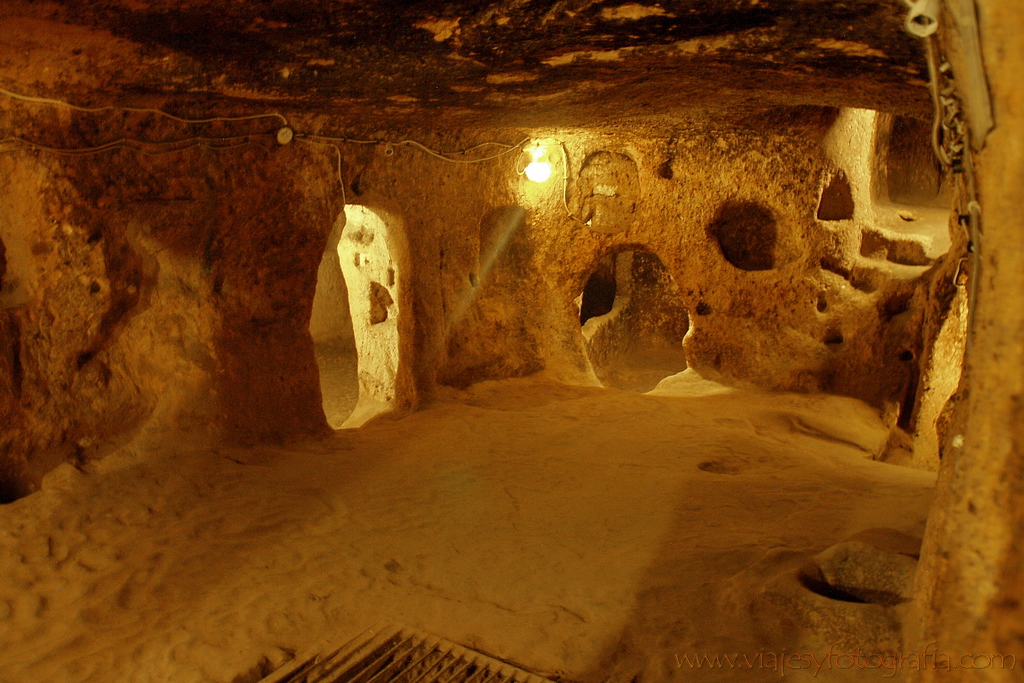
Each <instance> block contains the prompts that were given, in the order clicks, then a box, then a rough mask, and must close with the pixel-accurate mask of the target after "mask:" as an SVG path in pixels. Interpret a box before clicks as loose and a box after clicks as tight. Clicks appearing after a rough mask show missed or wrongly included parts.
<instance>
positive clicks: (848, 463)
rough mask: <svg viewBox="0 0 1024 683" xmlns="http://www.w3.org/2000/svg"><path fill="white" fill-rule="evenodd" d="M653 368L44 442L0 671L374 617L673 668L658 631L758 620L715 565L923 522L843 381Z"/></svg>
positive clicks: (263, 636)
mask: <svg viewBox="0 0 1024 683" xmlns="http://www.w3.org/2000/svg"><path fill="white" fill-rule="evenodd" d="M669 384H671V383H669ZM665 386H666V385H663V387H665ZM716 386H717V385H716ZM676 389H677V390H676V391H674V392H673V389H672V387H671V386H668V388H667V389H664V390H663V389H659V392H658V393H669V394H673V393H674V394H676V395H640V394H633V393H626V392H619V391H615V390H603V389H595V388H583V387H567V386H563V385H558V384H554V383H550V382H546V381H544V380H542V379H526V380H512V381H505V382H494V383H484V384H479V385H476V386H474V387H471V388H470V389H468V390H467V391H463V392H458V391H455V390H448V389H445V390H443V391H442V395H441V396H440V397H439V399H438V400H437V401H436V402H435V403H434V404H432V405H430V406H428V407H427V408H426V409H424V410H422V411H421V412H417V413H415V414H413V415H410V416H408V417H407V418H405V419H403V420H400V421H396V422H378V423H375V424H371V425H369V426H367V427H365V428H364V429H362V430H359V431H344V432H339V433H337V434H336V435H335V436H334V437H332V438H328V439H326V440H322V441H318V442H313V443H304V444H295V445H292V446H289V447H283V448H270V447H260V448H249V449H245V448H240V447H232V446H208V445H202V444H199V443H198V442H195V441H193V440H192V439H190V437H189V436H188V435H180V434H179V435H169V434H157V433H150V434H147V435H145V436H144V438H141V439H140V440H139V441H138V442H137V443H136V444H134V445H133V446H132V447H131V448H129V449H125V450H124V451H123V452H121V453H119V454H116V455H113V456H111V457H109V458H107V459H106V460H104V461H102V462H101V463H100V464H99V465H98V466H97V467H96V471H95V472H93V473H90V474H88V475H86V474H82V473H80V472H78V471H77V470H75V469H73V468H71V467H70V466H62V467H61V468H59V469H58V470H57V471H55V472H54V473H52V474H51V475H50V476H49V477H48V478H47V480H46V481H45V482H44V489H43V490H42V491H40V492H38V493H36V494H33V495H31V496H28V497H26V498H23V499H21V500H19V501H17V502H15V503H12V504H10V505H6V506H3V507H0V681H2V682H3V683H23V682H27V681H46V682H48V683H65V682H72V681H74V682H79V681H83V682H84V681H91V682H97V683H109V682H111V681H119V682H131V681H139V682H147V683H155V682H160V681H168V682H174V683H189V682H192V681H197V682H198V681H217V682H225V683H228V682H235V683H241V682H243V681H249V680H253V679H255V678H257V677H258V675H257V674H256V673H255V672H256V671H257V670H258V666H259V662H260V660H261V659H264V658H265V659H266V660H269V661H271V662H277V663H279V662H281V661H284V660H285V659H287V658H288V656H289V653H291V652H293V651H296V650H298V651H299V652H300V654H301V653H302V652H303V651H304V650H305V648H307V647H308V646H309V644H310V643H313V642H316V641H318V640H320V639H321V638H325V637H330V636H332V635H333V636H336V637H337V638H338V639H339V640H341V639H342V638H343V637H347V636H351V635H354V634H355V633H357V632H359V631H361V630H362V629H364V628H366V627H368V626H370V625H373V624H376V623H379V622H382V621H386V622H391V623H396V624H404V625H408V626H412V627H415V628H419V629H421V630H424V631H427V632H430V633H434V634H436V635H440V636H443V637H445V638H448V639H449V640H453V641H456V642H459V643H462V644H464V645H467V646H470V647H475V648H477V649H481V650H483V651H486V652H489V653H492V654H495V655H498V656H501V657H503V658H506V659H508V660H511V661H515V662H518V663H520V664H522V665H525V666H528V667H529V668H531V669H534V670H537V671H541V672H544V673H547V674H548V675H552V676H555V675H561V676H563V677H565V678H566V679H570V680H577V681H586V682H590V681H593V682H595V683H596V682H598V681H604V680H614V681H619V680H622V681H624V682H628V681H630V680H638V679H634V676H636V675H637V674H642V677H641V679H639V680H643V681H645V683H649V682H650V681H652V680H673V679H677V680H695V678H694V672H692V671H683V670H681V669H679V668H678V667H677V666H676V664H675V663H674V661H673V658H674V656H675V655H676V654H679V653H682V652H685V651H704V652H714V651H722V650H730V651H736V650H739V651H745V650H749V651H753V652H756V651H757V650H758V648H759V647H762V645H761V644H759V642H758V640H757V636H756V634H755V629H754V628H753V626H752V625H751V624H749V623H746V622H745V621H744V616H743V612H742V610H740V611H739V612H737V611H729V610H728V609H726V608H724V607H723V605H727V604H739V603H742V601H743V598H744V596H742V595H739V596H737V595H730V592H731V591H733V590H734V589H733V588H730V586H735V585H736V584H735V582H734V581H733V577H735V576H736V575H738V574H740V573H741V572H744V571H745V570H748V569H749V568H750V567H752V566H754V565H757V564H758V563H761V564H762V565H763V563H764V558H766V557H773V556H775V555H773V553H775V554H777V553H778V551H779V550H780V549H794V550H800V551H808V552H818V551H820V550H821V549H823V548H825V547H827V546H829V545H831V544H833V543H836V542H838V541H841V540H843V539H844V538H846V537H847V536H849V535H851V534H853V533H855V532H857V531H860V530H862V529H866V528H872V527H893V528H896V529H899V530H901V531H905V532H908V533H912V534H916V535H920V534H921V532H922V530H923V525H924V521H925V516H926V514H927V510H928V506H929V503H930V499H931V495H932V489H933V487H934V481H935V479H934V475H931V474H929V473H925V472H920V471H916V470H910V469H905V468H900V467H896V466H892V465H887V464H882V463H878V462H874V461H871V460H869V459H867V458H866V455H867V453H866V450H865V449H868V450H870V449H871V448H874V447H875V445H877V444H878V443H879V441H880V439H883V438H884V436H885V434H884V430H883V429H882V426H881V424H880V423H879V422H878V420H877V418H876V417H875V416H874V414H873V412H872V411H871V410H870V409H869V408H867V407H866V406H864V405H863V404H861V403H859V402H857V401H855V400H852V399H846V398H838V397H829V396H800V395H793V394H781V395H780V394H753V393H745V392H739V391H732V392H727V391H725V390H724V389H719V390H718V391H720V393H717V394H714V392H710V393H712V394H714V395H703V396H692V397H688V396H685V395H679V394H687V393H693V394H700V393H709V392H706V391H704V390H702V389H701V388H700V387H697V389H696V390H695V389H694V387H693V386H692V385H689V384H685V383H683V384H680V386H679V387H677V388H676ZM704 673H705V674H706V675H704V676H702V677H700V678H699V680H715V681H759V680H774V679H776V678H778V673H775V672H764V674H763V675H761V674H760V673H758V674H755V673H754V672H751V671H745V672H742V671H741V672H727V671H718V672H714V673H711V672H704ZM794 678H795V677H794ZM818 680H827V677H825V676H822V677H819V678H818Z"/></svg>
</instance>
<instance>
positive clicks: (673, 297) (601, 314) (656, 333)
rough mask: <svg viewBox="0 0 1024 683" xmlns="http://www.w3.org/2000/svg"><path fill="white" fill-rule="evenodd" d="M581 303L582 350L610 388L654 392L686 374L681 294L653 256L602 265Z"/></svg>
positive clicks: (619, 257)
mask: <svg viewBox="0 0 1024 683" xmlns="http://www.w3.org/2000/svg"><path fill="white" fill-rule="evenodd" d="M579 301H580V321H581V323H582V324H583V338H584V350H585V351H586V354H587V357H588V358H589V360H590V364H591V366H592V367H593V368H594V372H595V374H596V375H597V377H598V379H599V380H600V381H601V383H602V384H604V385H605V386H607V387H612V388H616V389H624V390H628V391H641V392H643V391H650V390H651V389H654V388H655V387H656V386H657V385H658V383H659V382H660V381H661V380H663V379H665V378H666V377H669V376H671V375H675V374H677V373H679V372H682V371H683V370H685V369H686V367H687V363H686V356H685V353H684V351H683V337H684V336H685V335H686V332H687V330H688V329H689V318H688V316H687V314H686V308H685V307H684V306H683V302H682V299H681V297H680V293H679V288H678V287H677V286H676V283H675V281H674V280H673V279H672V276H671V274H670V273H669V272H668V269H667V268H666V267H665V264H664V263H662V261H661V259H660V258H658V257H657V256H656V255H655V254H653V253H651V252H649V251H620V252H617V253H614V254H611V255H608V256H606V257H604V258H603V259H601V260H600V261H599V262H598V263H597V264H596V265H595V266H594V270H593V272H592V273H591V275H590V277H589V278H588V280H587V286H586V287H585V288H584V292H583V295H582V297H581V299H580V300H579Z"/></svg>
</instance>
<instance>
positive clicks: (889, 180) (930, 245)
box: [865, 115, 952, 265]
mask: <svg viewBox="0 0 1024 683" xmlns="http://www.w3.org/2000/svg"><path fill="white" fill-rule="evenodd" d="M877 125H878V131H877V140H878V142H877V143H876V144H877V151H876V154H875V162H874V163H875V170H874V179H873V186H874V188H873V194H874V195H875V202H876V211H875V213H876V218H877V224H876V228H877V229H879V230H880V231H881V232H882V233H883V234H884V235H885V237H886V238H887V239H888V240H890V241H892V242H893V243H894V246H893V247H892V248H889V249H887V250H886V253H884V254H881V255H880V256H878V255H875V254H872V256H873V257H877V258H882V259H883V260H889V261H892V262H894V263H897V264H906V263H905V261H906V258H912V259H913V260H915V261H919V262H921V263H924V264H927V263H930V262H931V261H933V260H934V259H936V258H938V257H939V256H941V255H942V254H944V253H946V252H947V251H948V250H949V247H950V239H949V214H950V211H951V209H952V182H951V179H950V177H949V176H948V174H946V173H944V172H943V170H942V167H941V166H940V165H939V162H938V161H937V160H936V159H935V154H934V152H933V151H932V146H931V134H932V132H931V122H930V121H925V120H921V119H915V118H911V117H907V116H886V115H880V116H879V117H878V123H877ZM900 242H913V243H916V244H913V245H910V244H899V243H900ZM908 250H911V251H913V252H917V253H916V254H910V252H909V251H908ZM876 251H877V250H876ZM907 254H910V256H908V255H907ZM865 255H867V254H865ZM909 265H917V264H916V263H915V264H909Z"/></svg>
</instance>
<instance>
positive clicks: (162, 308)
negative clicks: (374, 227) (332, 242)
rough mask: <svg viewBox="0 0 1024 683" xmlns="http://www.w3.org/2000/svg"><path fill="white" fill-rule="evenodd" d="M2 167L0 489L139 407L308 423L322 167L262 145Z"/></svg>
mask: <svg viewBox="0 0 1024 683" xmlns="http://www.w3.org/2000/svg"><path fill="white" fill-rule="evenodd" d="M0 165H2V166H3V174H4V178H5V182H4V184H3V188H2V191H0V202H2V204H3V219H2V221H0V234H2V238H3V240H4V243H5V245H6V250H7V255H8V256H7V267H6V270H5V273H4V279H3V290H2V296H3V303H4V313H5V322H6V324H5V326H4V328H3V332H2V334H3V347H4V348H5V349H6V354H5V356H6V363H7V367H8V369H9V371H8V372H7V373H5V376H4V380H5V384H6V385H7V386H6V387H5V388H6V389H7V391H5V392H4V394H3V396H2V399H0V400H2V401H3V403H2V411H3V414H4V415H5V418H4V419H5V424H6V425H8V427H7V429H5V430H4V432H3V436H2V439H3V442H2V443H3V445H2V449H3V453H4V454H5V455H4V466H5V470H6V477H5V479H6V482H7V484H6V485H5V486H6V489H7V493H6V494H5V495H6V496H7V497H10V496H13V495H17V494H18V493H19V491H20V490H22V489H23V488H24V487H25V486H31V485H32V482H34V481H37V480H38V477H39V476H41V475H42V474H43V473H44V472H45V471H46V470H47V469H48V468H49V467H52V466H53V465H55V464H56V463H57V462H59V461H61V460H63V459H67V458H71V459H72V460H74V461H77V462H84V461H85V460H86V459H88V458H89V457H90V456H91V455H92V454H94V453H96V452H99V451H101V450H103V448H105V447H109V446H110V445H111V444H112V443H116V442H122V441H124V440H125V439H127V438H129V437H130V436H131V435H133V434H134V433H135V432H136V430H137V429H138V428H139V427H140V426H142V425H143V424H144V422H145V421H146V419H147V418H149V417H150V416H151V415H156V416H158V417H159V418H164V419H163V421H160V420H158V422H160V424H159V425H158V426H160V427H163V428H168V427H172V426H175V425H178V426H180V424H178V423H180V422H181V421H182V420H184V421H186V423H187V422H190V421H191V422H195V423H197V424H206V423H207V422H209V424H210V426H211V427H213V428H214V429H215V430H221V429H223V430H224V431H226V432H229V433H235V434H237V435H240V436H248V437H259V438H265V437H274V436H280V435H282V434H290V433H302V432H307V433H308V432H311V431H316V430H317V429H318V428H319V427H320V423H321V420H320V419H318V417H317V415H318V413H319V405H318V403H319V393H318V387H317V385H316V381H315V377H316V371H315V365H314V364H313V362H312V358H311V357H310V353H311V349H312V346H311V343H310V341H309V336H308V332H307V328H306V325H307V324H308V320H309V314H310V307H311V300H312V288H313V286H314V284H315V272H316V271H315V265H316V264H317V262H318V261H319V258H320V255H321V253H322V251H323V245H324V242H325V240H326V236H327V232H328V231H329V228H330V225H331V223H332V221H333V214H334V213H335V212H336V211H337V210H338V208H339V207H338V205H337V203H336V202H335V201H334V199H333V197H332V196H331V195H330V194H329V193H325V192H324V187H325V185H326V184H329V182H330V181H329V180H327V181H325V178H328V179H329V177H330V171H329V166H326V165H325V162H323V160H321V159H319V158H317V157H310V156H309V155H303V154H301V153H298V154H297V153H296V150H294V149H282V148H279V147H278V146H276V145H271V144H263V145H250V146H247V147H245V148H240V149H232V150H214V149H209V148H200V149H192V150H187V151H183V152H171V153H166V154H162V155H159V156H147V155H145V154H139V153H136V152H131V151H122V152H112V153H109V154H107V155H106V157H105V158H96V157H82V158H75V157H66V156H55V155H47V154H41V155H37V154H34V153H13V154H12V153H8V154H3V155H2V156H0ZM307 180H308V182H307ZM214 425H216V426H214Z"/></svg>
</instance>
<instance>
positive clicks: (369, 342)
mask: <svg viewBox="0 0 1024 683" xmlns="http://www.w3.org/2000/svg"><path fill="white" fill-rule="evenodd" d="M397 261H398V260H397V259H396V257H395V254H394V245H393V236H392V235H390V234H389V231H388V227H387V225H386V224H385V222H384V220H383V218H381V216H380V215H378V214H377V213H375V212H374V211H372V210H371V209H368V208H366V207H364V206H359V205H350V206H346V207H345V213H344V214H342V216H340V217H339V219H338V221H337V222H336V224H335V226H334V229H333V230H332V232H331V236H330V238H329V239H328V243H327V249H326V250H325V252H324V257H323V259H322V261H321V263H320V270H319V272H318V275H317V286H316V294H315V295H314V297H313V313H312V316H311V318H310V326H309V328H310V334H311V336H312V337H313V342H314V344H315V347H316V358H317V365H318V367H319V370H320V391H321V395H322V397H323V407H324V415H325V416H326V417H327V423H328V424H329V425H330V426H331V427H333V428H334V429H340V428H349V427H359V426H361V425H362V424H363V423H365V422H366V421H367V420H369V419H370V418H372V417H374V416H376V415H379V414H381V413H385V412H388V411H389V410H391V409H393V407H394V406H395V404H396V402H397V398H398V397H397V394H398V389H397V386H396V385H397V377H398V360H399V298H398V287H399V272H398V271H399V266H398V262H397Z"/></svg>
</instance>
